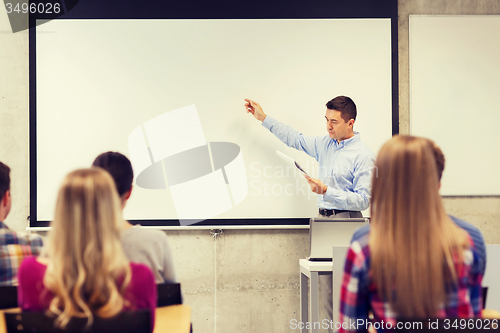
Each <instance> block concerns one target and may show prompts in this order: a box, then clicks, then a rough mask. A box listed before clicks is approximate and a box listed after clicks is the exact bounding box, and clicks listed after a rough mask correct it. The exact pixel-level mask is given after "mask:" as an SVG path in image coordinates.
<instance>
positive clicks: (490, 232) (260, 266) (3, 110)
mask: <svg viewBox="0 0 500 333" xmlns="http://www.w3.org/2000/svg"><path fill="white" fill-rule="evenodd" d="M398 7H399V22H398V24H399V76H400V78H399V99H400V132H401V133H402V134H405V133H408V132H409V86H408V82H409V80H408V75H409V69H408V63H409V62H408V22H409V21H408V15H409V14H433V15H436V14H441V15H448V14H451V15H458V14H463V15H470V14H474V15H484V14H497V15H500V2H499V1H498V0H406V1H405V0H400V1H399V3H398ZM28 102H29V97H28V34H27V32H25V31H24V32H19V33H16V34H12V32H11V30H10V26H9V23H8V19H7V14H6V13H5V11H4V10H3V9H1V10H0V161H2V162H5V163H6V164H8V165H9V166H10V167H11V168H12V174H11V178H12V200H13V206H12V211H11V213H10V215H9V217H8V218H7V220H6V222H7V224H8V225H9V226H10V227H11V228H12V229H15V230H24V229H25V228H26V227H27V226H28V221H27V219H26V218H27V216H28V215H29V137H28V124H29V113H28ZM445 172H446V171H445ZM444 201H445V206H446V209H447V211H448V212H449V213H450V214H453V215H455V216H457V217H459V218H462V219H465V220H467V221H469V222H471V223H473V224H474V225H476V226H478V227H479V228H480V229H481V230H482V232H483V234H484V236H485V239H486V242H487V243H489V244H500V228H499V226H498V223H499V221H500V198H498V197H453V198H445V200H444ZM168 235H169V238H170V242H171V246H172V250H173V253H174V258H175V259H176V268H177V272H178V277H179V280H180V281H181V282H182V288H183V292H184V296H185V303H186V304H188V305H190V306H191V307H192V309H193V317H192V319H193V328H194V331H195V332H197V333H204V332H207V333H208V332H228V333H229V332H290V331H293V330H291V329H290V327H289V324H290V320H291V319H299V268H298V259H300V258H304V257H306V256H307V250H308V243H309V236H308V230H224V231H223V233H222V235H219V236H216V237H214V236H213V235H211V234H210V232H209V231H208V230H192V231H172V232H168Z"/></svg>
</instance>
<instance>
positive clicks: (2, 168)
mask: <svg viewBox="0 0 500 333" xmlns="http://www.w3.org/2000/svg"><path fill="white" fill-rule="evenodd" d="M9 189H10V168H9V167H8V166H7V165H5V164H3V163H2V162H0V200H2V199H3V196H4V195H5V193H6V192H7V191H8V190H9Z"/></svg>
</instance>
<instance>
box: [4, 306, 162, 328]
mask: <svg viewBox="0 0 500 333" xmlns="http://www.w3.org/2000/svg"><path fill="white" fill-rule="evenodd" d="M4 315H5V326H6V328H7V333H22V332H26V333H27V332H30V333H31V332H37V333H68V332H71V333H80V332H81V333H84V332H85V333H151V332H152V329H151V313H150V311H149V310H140V311H126V312H120V313H119V314H118V315H116V316H115V317H113V318H99V317H96V316H94V322H93V324H92V326H90V327H89V328H87V327H86V325H87V319H86V318H72V319H71V320H70V322H69V323H68V326H67V327H66V328H65V329H60V328H56V327H55V326H54V321H55V317H49V316H47V315H46V314H45V313H44V312H21V313H9V312H5V313H4Z"/></svg>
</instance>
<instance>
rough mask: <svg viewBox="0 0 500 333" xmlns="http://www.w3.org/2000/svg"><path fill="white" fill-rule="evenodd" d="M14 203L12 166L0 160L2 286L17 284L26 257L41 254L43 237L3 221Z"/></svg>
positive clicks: (0, 278)
mask: <svg viewBox="0 0 500 333" xmlns="http://www.w3.org/2000/svg"><path fill="white" fill-rule="evenodd" d="M11 205H12V198H11V195H10V168H9V167H8V166H7V165H5V164H3V163H2V162H0V286H12V285H17V283H18V280H17V270H18V268H19V266H20V265H21V262H22V261H23V260H24V258H25V257H27V256H30V255H35V256H37V255H39V254H40V251H41V250H42V246H43V241H42V238H41V237H40V236H38V235H34V234H25V233H22V232H15V231H13V230H10V229H9V228H8V227H7V225H6V224H5V223H4V222H3V221H4V220H5V218H6V217H7V215H9V212H10V208H11Z"/></svg>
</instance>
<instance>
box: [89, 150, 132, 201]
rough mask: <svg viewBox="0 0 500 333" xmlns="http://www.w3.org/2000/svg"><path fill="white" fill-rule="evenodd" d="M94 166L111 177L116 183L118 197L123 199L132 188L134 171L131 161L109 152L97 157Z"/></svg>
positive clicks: (123, 156) (121, 155)
mask: <svg viewBox="0 0 500 333" xmlns="http://www.w3.org/2000/svg"><path fill="white" fill-rule="evenodd" d="M92 166H94V167H99V168H102V169H104V170H106V171H107V172H109V174H110V175H111V177H113V180H114V181H115V185H116V189H117V190H118V195H119V196H120V197H121V196H122V195H124V194H125V193H127V192H128V191H129V190H130V188H131V187H132V182H133V181H134V171H133V169H132V164H131V163H130V160H129V159H128V158H127V157H126V156H125V155H123V154H120V153H117V152H113V151H108V152H105V153H102V154H101V155H99V156H97V157H96V159H95V160H94V163H92Z"/></svg>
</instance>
